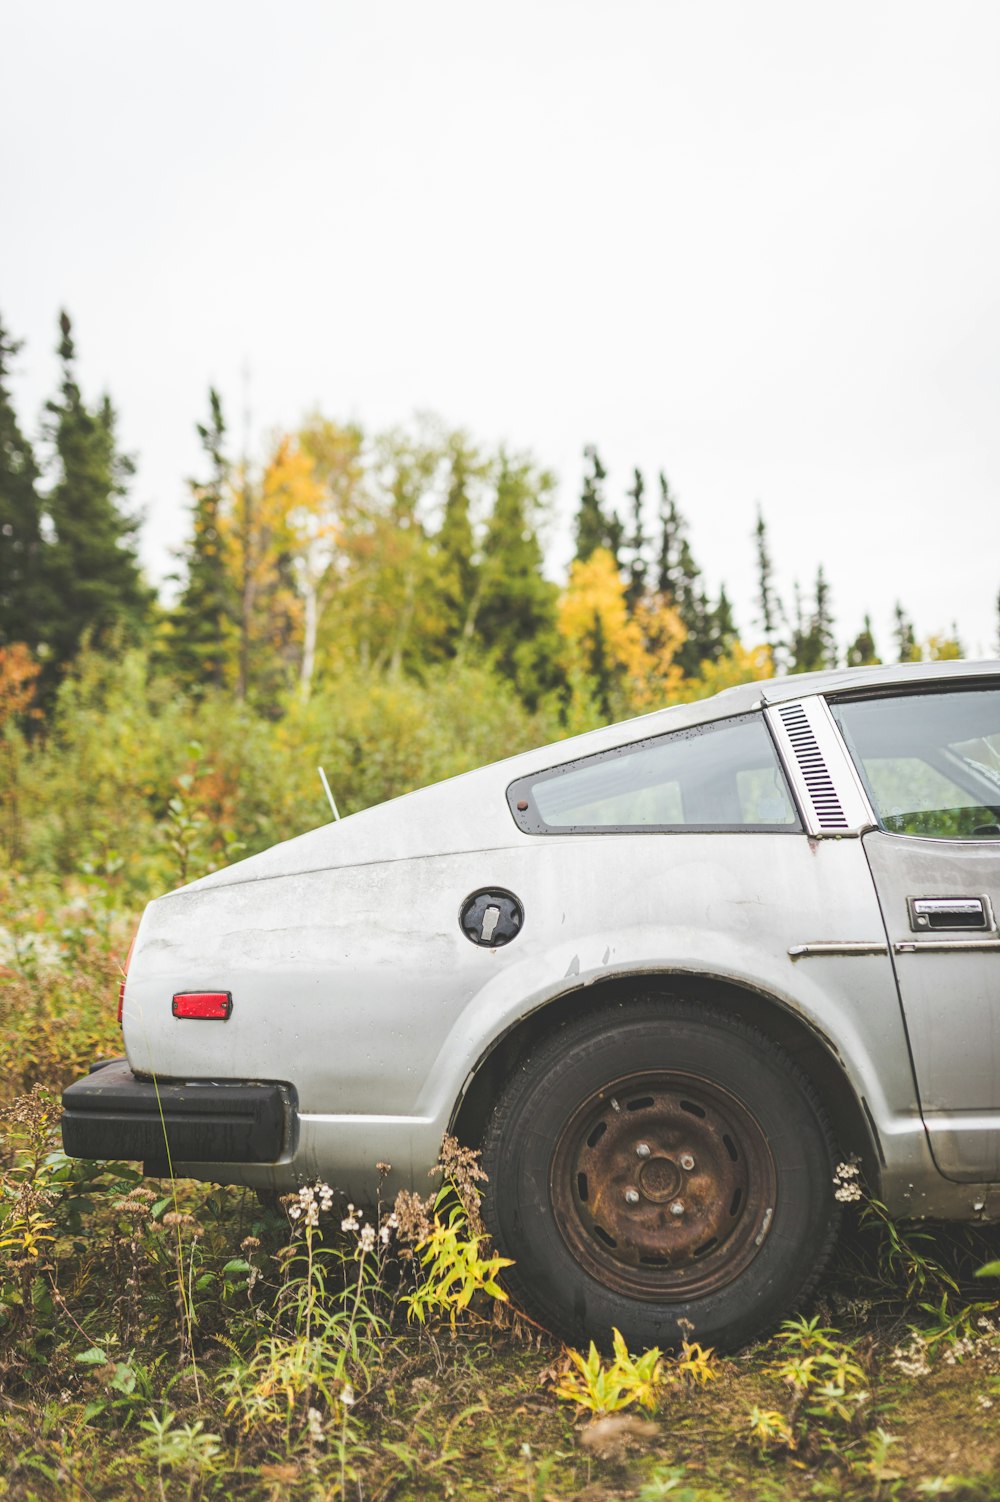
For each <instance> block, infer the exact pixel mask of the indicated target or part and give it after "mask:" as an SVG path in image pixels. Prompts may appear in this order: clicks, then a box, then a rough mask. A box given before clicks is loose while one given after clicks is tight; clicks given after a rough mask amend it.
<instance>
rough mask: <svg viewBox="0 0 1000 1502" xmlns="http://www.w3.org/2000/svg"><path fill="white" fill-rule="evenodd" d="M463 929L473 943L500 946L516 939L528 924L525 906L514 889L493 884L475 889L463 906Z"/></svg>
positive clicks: (494, 947)
mask: <svg viewBox="0 0 1000 1502" xmlns="http://www.w3.org/2000/svg"><path fill="white" fill-rule="evenodd" d="M460 921H461V924H462V932H463V933H464V935H465V937H466V938H467V939H471V940H472V942H473V944H480V945H482V947H483V948H484V949H499V948H500V947H501V946H502V945H504V944H509V943H510V941H511V939H516V938H517V936H518V934H519V933H520V932H521V925H522V924H523V923H524V908H523V907H522V906H521V904H520V903H519V902H518V900H517V898H516V897H515V896H514V894H513V892H505V891H504V890H503V888H502V887H490V888H489V889H488V890H485V889H484V890H483V891H482V892H473V894H472V896H471V897H467V898H466V900H465V902H464V903H463V905H462V916H461V920H460Z"/></svg>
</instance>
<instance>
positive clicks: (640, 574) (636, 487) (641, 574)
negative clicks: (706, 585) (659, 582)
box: [625, 469, 649, 614]
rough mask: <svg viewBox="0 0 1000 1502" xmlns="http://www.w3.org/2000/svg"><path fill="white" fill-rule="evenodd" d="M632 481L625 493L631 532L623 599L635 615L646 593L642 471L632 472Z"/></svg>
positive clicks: (643, 481)
mask: <svg viewBox="0 0 1000 1502" xmlns="http://www.w3.org/2000/svg"><path fill="white" fill-rule="evenodd" d="M633 475H634V479H633V481H632V489H631V490H629V491H626V494H627V496H628V497H629V499H630V500H631V502H632V530H631V532H630V533H629V538H628V550H629V554H630V555H631V556H630V558H629V565H628V573H629V582H628V589H627V590H626V592H625V598H626V600H627V602H628V608H629V612H630V613H631V614H634V613H635V607H636V606H637V605H638V604H639V601H640V600H641V599H642V598H643V596H644V595H645V593H646V576H647V573H648V570H649V565H648V563H647V562H646V535H645V532H644V530H643V517H642V498H643V495H644V493H645V489H646V482H645V480H644V479H643V477H642V471H641V470H639V469H636V470H633Z"/></svg>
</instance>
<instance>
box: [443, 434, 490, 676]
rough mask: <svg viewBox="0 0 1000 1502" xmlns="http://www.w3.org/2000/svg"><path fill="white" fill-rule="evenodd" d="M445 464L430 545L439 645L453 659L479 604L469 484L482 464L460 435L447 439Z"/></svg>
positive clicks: (465, 636)
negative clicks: (436, 574) (436, 571)
mask: <svg viewBox="0 0 1000 1502" xmlns="http://www.w3.org/2000/svg"><path fill="white" fill-rule="evenodd" d="M448 466H449V473H448V490H447V493H446V495H445V502H444V514H443V516H442V518H441V526H440V528H439V530H438V533H437V536H436V537H435V539H434V545H435V552H436V554H437V561H438V565H439V568H440V584H439V590H438V594H439V602H440V606H441V614H442V617H443V620H442V630H441V638H442V639H441V649H442V651H443V653H444V655H445V656H446V657H454V656H455V655H456V654H457V653H458V652H459V651H461V649H462V646H463V644H464V643H465V642H466V641H468V640H469V638H470V637H471V636H472V633H473V629H474V627H475V617H476V612H477V610H478V605H479V601H478V593H479V562H478V559H477V557H476V539H475V533H474V531H473V526H472V503H471V497H470V487H471V483H472V481H473V480H474V479H476V478H477V477H478V476H479V475H480V473H481V468H482V466H481V463H480V461H479V457H478V455H477V454H476V453H475V450H474V449H472V448H471V446H470V445H469V443H468V442H467V441H466V440H465V438H464V437H463V435H462V434H460V433H456V434H454V435H453V436H452V439H451V441H450V444H449V455H448Z"/></svg>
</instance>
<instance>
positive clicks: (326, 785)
mask: <svg viewBox="0 0 1000 1502" xmlns="http://www.w3.org/2000/svg"><path fill="white" fill-rule="evenodd" d="M316 770H317V772H318V773H319V780H320V782H321V783H322V784H323V791H324V793H325V794H326V796H327V798H328V799H329V802H330V807H331V808H332V809H333V817H334V818H335V819H339V818H340V814H339V813H338V812H337V805H336V803H334V801H333V794H332V793H331V792H330V784H329V783H328V782H327V780H326V773H325V772H324V771H323V768H322V767H317V768H316Z"/></svg>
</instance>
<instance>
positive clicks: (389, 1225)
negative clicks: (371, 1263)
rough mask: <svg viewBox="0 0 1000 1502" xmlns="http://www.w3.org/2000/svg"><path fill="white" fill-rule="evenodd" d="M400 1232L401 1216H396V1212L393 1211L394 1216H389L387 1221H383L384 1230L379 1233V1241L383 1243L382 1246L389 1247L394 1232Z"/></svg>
mask: <svg viewBox="0 0 1000 1502" xmlns="http://www.w3.org/2000/svg"><path fill="white" fill-rule="evenodd" d="M398 1230H399V1216H398V1215H397V1214H396V1212H395V1210H393V1212H392V1214H391V1215H389V1216H387V1217H386V1219H385V1220H384V1221H383V1223H382V1229H381V1230H380V1231H379V1233H378V1235H379V1240H380V1241H381V1243H382V1245H383V1246H388V1245H389V1238H390V1237H391V1236H392V1233H393V1231H398Z"/></svg>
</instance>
